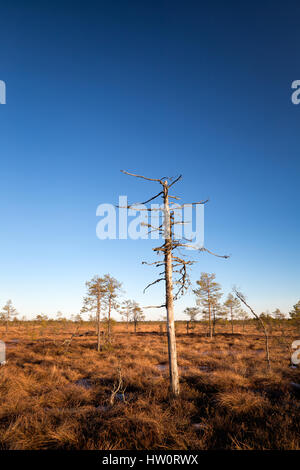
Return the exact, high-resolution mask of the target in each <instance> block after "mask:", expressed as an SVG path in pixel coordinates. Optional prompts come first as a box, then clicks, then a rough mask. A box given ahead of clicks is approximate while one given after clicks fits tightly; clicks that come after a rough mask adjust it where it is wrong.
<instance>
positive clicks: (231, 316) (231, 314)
mask: <svg viewBox="0 0 300 470" xmlns="http://www.w3.org/2000/svg"><path fill="white" fill-rule="evenodd" d="M230 318H231V333H232V334H233V313H232V307H230Z"/></svg>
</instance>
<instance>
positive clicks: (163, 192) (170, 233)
mask: <svg viewBox="0 0 300 470" xmlns="http://www.w3.org/2000/svg"><path fill="white" fill-rule="evenodd" d="M122 172H123V173H124V174H126V175H130V176H134V177H136V178H141V179H143V180H147V181H151V182H155V183H158V184H159V185H160V186H161V188H160V191H159V192H158V194H156V195H155V196H153V197H151V198H149V199H148V200H147V201H145V202H143V203H136V204H131V205H128V206H127V207H126V208H127V209H136V210H139V211H142V210H144V211H148V212H152V211H158V212H159V211H160V212H161V211H162V213H163V223H162V224H161V225H159V224H158V226H153V225H151V224H148V223H144V224H143V225H145V226H146V227H148V228H149V233H150V232H153V231H155V232H158V233H159V234H160V235H162V236H163V238H164V243H163V244H162V245H161V246H158V247H156V248H153V251H154V252H155V253H157V254H158V255H161V257H162V259H161V260H160V261H157V262H154V263H146V262H143V264H148V265H154V266H155V267H162V268H163V271H162V272H161V273H160V274H159V276H161V277H159V278H158V279H156V280H155V281H154V282H152V283H150V284H149V285H148V286H147V287H146V288H145V289H144V291H145V290H146V289H148V287H150V286H152V285H154V284H157V283H159V282H164V283H165V303H164V304H162V305H159V306H149V307H147V308H166V311H167V337H168V355H169V375H170V389H171V392H172V394H173V395H174V396H177V395H179V375H178V365H177V352H176V335H175V322H174V300H176V299H178V297H179V296H181V295H183V294H184V293H185V291H186V290H187V288H188V287H189V285H190V281H189V276H188V272H187V271H188V268H189V267H190V266H191V265H192V264H193V263H194V261H191V260H186V259H184V257H183V256H184V255H181V254H180V251H179V252H178V251H175V250H180V249H181V248H193V249H197V250H198V251H206V252H208V253H211V252H210V251H209V250H207V249H206V248H204V247H201V248H198V247H196V246H194V245H190V244H188V243H187V242H188V241H191V240H187V239H185V238H182V239H181V240H178V239H177V238H175V236H174V226H175V224H183V222H181V221H175V217H174V211H177V210H181V209H184V207H186V206H195V205H197V204H205V203H206V202H207V201H199V202H193V203H190V204H183V205H179V204H177V203H175V202H172V199H175V200H178V199H179V198H178V197H176V196H173V195H170V193H169V191H170V188H171V187H172V186H173V185H174V184H175V183H177V182H178V181H179V180H180V179H181V178H182V176H181V175H180V176H178V177H176V178H167V177H163V178H160V179H155V178H147V177H145V176H142V175H136V174H133V173H129V172H127V171H123V170H122ZM158 197H162V200H163V206H162V208H160V209H159V208H149V207H145V208H137V207H136V206H140V205H146V204H148V203H150V201H153V200H155V199H157V198H158ZM170 200H171V201H170ZM211 254H214V253H211ZM215 256H219V255H215ZM220 257H221V258H228V256H220ZM173 274H174V275H175V276H176V278H175V279H173ZM174 285H175V287H176V288H177V289H176V292H174Z"/></svg>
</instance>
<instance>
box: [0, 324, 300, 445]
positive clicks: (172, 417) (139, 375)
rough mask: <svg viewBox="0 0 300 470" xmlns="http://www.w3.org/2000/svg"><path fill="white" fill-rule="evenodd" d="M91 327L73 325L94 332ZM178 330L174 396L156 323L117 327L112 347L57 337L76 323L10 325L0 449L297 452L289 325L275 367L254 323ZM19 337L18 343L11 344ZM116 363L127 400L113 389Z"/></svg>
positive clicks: (275, 339)
mask: <svg viewBox="0 0 300 470" xmlns="http://www.w3.org/2000/svg"><path fill="white" fill-rule="evenodd" d="M92 329H93V327H92V326H91V325H88V324H84V325H82V326H81V328H80V331H81V332H84V331H87V330H92ZM176 329H177V344H178V362H179V370H180V375H181V380H180V381H181V396H180V397H179V398H178V399H173V398H172V397H171V396H170V395H169V392H168V370H167V367H166V364H167V342H166V336H165V335H161V334H160V326H159V325H158V324H143V325H140V327H139V330H138V333H137V334H136V335H135V334H134V333H133V331H132V328H130V330H129V333H127V331H126V326H125V325H123V324H117V325H115V326H114V336H113V344H112V345H111V346H110V347H107V346H106V347H105V348H103V350H102V351H101V353H97V351H96V337H95V336H90V337H89V336H86V337H85V336H82V337H76V338H74V339H73V341H72V343H71V345H70V346H69V349H68V350H67V348H66V345H64V344H63V341H64V340H65V339H68V338H70V335H71V333H72V331H73V330H74V325H72V324H67V325H64V326H61V325H58V324H55V323H54V324H48V325H46V326H39V325H36V326H33V325H26V324H20V325H14V326H11V327H10V329H9V331H8V335H7V336H5V331H4V328H3V327H0V338H1V339H3V340H4V341H6V344H7V364H6V365H5V366H3V367H1V368H0V449H104V450H109V449H111V450H113V449H183V450H184V449H199V450H200V449H300V437H299V436H300V419H299V418H300V406H299V405H300V402H299V398H300V397H299V396H297V395H296V392H295V391H293V389H291V387H290V382H296V383H300V376H299V370H297V369H291V368H290V367H289V365H290V351H289V348H288V344H291V343H292V341H293V339H299V338H297V332H296V331H295V330H293V328H289V330H288V331H286V332H285V337H284V341H282V333H281V332H280V331H278V332H276V331H273V336H272V338H271V360H272V370H271V372H268V370H267V368H266V362H265V357H264V352H263V348H264V341H263V337H262V335H261V333H259V332H257V330H256V329H255V327H254V326H252V325H251V326H250V327H248V328H247V330H246V332H245V334H244V335H243V334H242V330H238V328H237V333H236V334H234V335H231V334H230V332H229V328H228V329H227V330H226V328H225V327H224V328H223V330H221V329H219V331H217V333H218V334H217V335H216V336H215V337H214V338H213V340H210V339H209V338H207V336H205V330H204V326H203V325H200V324H198V325H197V326H196V328H195V329H194V330H193V331H192V332H191V333H190V334H189V335H187V334H186V329H185V325H183V324H179V325H177V326H176ZM15 340H18V341H19V342H18V341H15ZM119 366H120V367H121V369H122V374H123V380H124V386H125V387H126V391H125V400H126V401H125V403H124V402H123V401H122V398H121V397H120V396H117V398H116V400H115V402H114V404H113V405H112V406H111V405H110V403H109V402H110V396H111V392H112V390H113V387H114V383H115V381H116V380H117V375H118V367H119Z"/></svg>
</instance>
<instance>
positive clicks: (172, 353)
mask: <svg viewBox="0 0 300 470" xmlns="http://www.w3.org/2000/svg"><path fill="white" fill-rule="evenodd" d="M164 206H165V259H164V261H165V281H166V309H167V332H168V352H169V373H170V386H171V391H172V393H173V394H174V395H175V396H176V395H179V376H178V366H177V351H176V336H175V323H174V304H173V279H172V238H171V237H172V234H171V220H170V208H169V198H168V189H167V187H166V185H165V186H164Z"/></svg>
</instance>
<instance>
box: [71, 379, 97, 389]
mask: <svg viewBox="0 0 300 470" xmlns="http://www.w3.org/2000/svg"><path fill="white" fill-rule="evenodd" d="M75 385H78V386H79V387H83V388H85V389H86V390H89V389H91V388H92V386H93V385H92V384H91V381H90V380H89V379H79V380H76V382H75Z"/></svg>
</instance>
